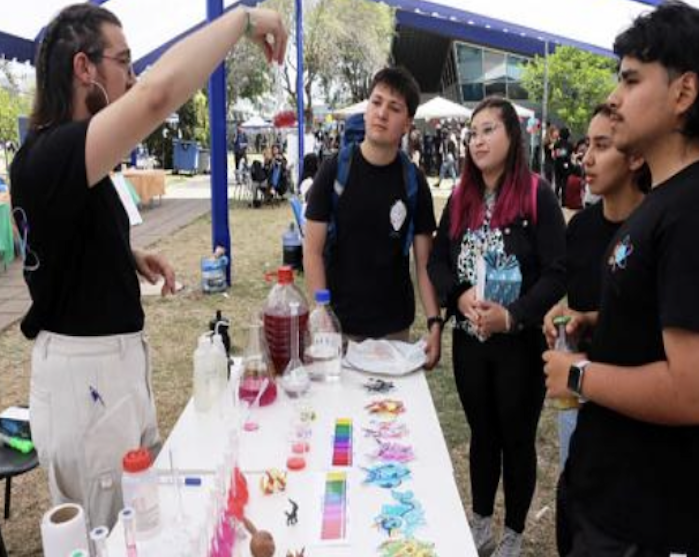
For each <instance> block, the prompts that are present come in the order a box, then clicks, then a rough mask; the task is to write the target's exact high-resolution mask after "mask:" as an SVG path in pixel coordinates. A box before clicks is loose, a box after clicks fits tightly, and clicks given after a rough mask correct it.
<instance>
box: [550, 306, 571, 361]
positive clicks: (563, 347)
mask: <svg viewBox="0 0 699 557" xmlns="http://www.w3.org/2000/svg"><path fill="white" fill-rule="evenodd" d="M570 320H571V317H570V315H559V316H558V317H554V319H553V324H554V325H555V327H556V342H555V343H554V345H553V349H554V350H559V351H561V352H570V351H571V350H570V345H569V343H568V338H567V335H566V326H567V325H568V323H570Z"/></svg>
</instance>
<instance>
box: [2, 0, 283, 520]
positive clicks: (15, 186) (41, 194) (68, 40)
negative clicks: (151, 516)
mask: <svg viewBox="0 0 699 557" xmlns="http://www.w3.org/2000/svg"><path fill="white" fill-rule="evenodd" d="M244 34H247V35H248V36H249V37H250V38H251V39H252V40H254V41H255V42H257V43H259V44H260V46H262V47H263V48H264V49H265V51H266V54H267V58H268V60H270V61H271V60H272V59H274V60H277V61H279V62H281V61H282V60H283V57H284V49H285V46H286V32H285V31H284V28H283V25H282V22H281V18H280V17H279V15H278V14H276V13H275V12H271V11H269V10H261V9H247V8H243V9H236V10H232V11H230V12H228V13H226V14H225V15H224V16H222V17H220V18H219V19H217V20H216V22H214V23H212V24H211V25H209V26H206V27H204V28H202V29H200V30H199V31H197V32H196V33H194V34H193V35H191V36H189V37H187V38H186V39H184V40H182V41H181V42H179V43H178V44H177V45H175V46H174V47H172V48H171V49H170V50H169V51H168V52H167V53H165V54H164V55H163V57H162V58H161V59H160V60H159V61H158V62H157V63H156V64H155V65H154V66H153V67H152V68H151V69H150V70H149V71H148V74H147V75H146V76H145V77H144V78H143V79H142V80H141V81H139V82H136V77H135V75H134V73H133V68H132V65H131V51H130V49H129V46H128V44H127V42H126V37H125V36H124V32H123V30H122V28H121V23H120V22H119V20H118V19H117V18H116V16H114V14H112V13H111V12H109V11H108V10H106V9H104V8H102V7H99V6H95V5H94V4H90V3H83V4H75V5H73V6H69V7H67V8H65V9H64V10H63V11H61V12H60V13H59V14H58V15H57V16H56V17H55V18H54V20H53V21H52V22H51V23H50V24H49V25H48V27H47V28H46V32H45V34H44V37H43V40H42V43H41V46H40V48H39V52H38V56H37V64H36V66H37V73H36V76H37V87H36V100H35V105H34V110H33V113H32V116H31V120H30V126H29V127H30V130H29V133H28V135H27V138H26V141H25V142H24V145H23V146H22V148H21V149H20V151H19V152H18V153H17V155H16V157H15V159H14V161H13V164H12V168H11V176H12V198H13V205H14V216H15V221H16V223H17V226H18V228H19V230H20V234H21V236H22V238H23V254H22V255H23V259H24V276H25V280H26V282H27V285H28V286H29V291H30V294H31V297H32V306H31V308H30V309H29V313H28V314H27V315H26V316H25V318H24V320H23V321H22V332H23V333H24V334H25V336H27V337H28V338H31V339H34V338H35V339H36V342H35V344H34V350H33V353H32V378H31V394H30V409H31V426H32V434H33V440H34V443H35V445H36V448H37V453H38V455H39V460H40V461H41V463H42V465H43V466H45V467H46V469H47V471H48V477H49V487H50V490H51V495H52V499H53V502H54V504H59V503H65V502H69V501H70V502H76V503H79V504H81V505H82V506H83V507H84V509H85V511H86V514H87V517H88V521H89V525H91V526H93V527H94V526H100V525H106V526H107V527H109V528H111V527H112V526H113V525H114V523H115V521H116V517H117V512H118V511H119V509H120V508H121V507H122V506H123V501H122V497H121V495H122V494H121V470H122V464H121V462H122V458H123V456H124V454H125V453H126V451H128V450H129V449H133V448H136V447H139V446H141V447H147V448H150V449H155V450H157V448H158V445H159V436H158V428H157V423H156V417H155V404H154V402H153V394H152V391H151V381H150V379H151V372H150V366H149V363H148V362H149V358H148V349H147V343H146V340H145V338H144V336H143V308H142V307H141V299H140V288H139V282H138V277H137V274H140V275H141V276H143V277H144V278H145V279H147V280H149V281H150V282H153V283H154V282H156V280H157V279H158V277H161V276H162V277H163V278H164V285H163V289H162V292H163V294H166V293H171V292H172V291H173V289H174V281H175V277H174V273H173V270H172V268H171V267H170V265H169V264H168V263H167V262H166V261H165V259H163V258H162V257H161V256H158V255H156V254H152V253H147V252H144V251H142V250H137V249H134V248H132V247H131V244H130V238H129V220H128V218H127V215H126V212H125V210H124V208H123V206H121V204H120V201H119V197H118V195H117V193H116V190H115V189H114V185H113V184H112V182H111V179H110V177H109V172H110V171H111V169H112V168H114V167H115V166H116V165H117V164H118V163H119V162H120V161H121V159H122V158H123V156H124V154H125V153H128V152H129V151H130V150H131V149H133V148H134V147H135V146H136V145H137V144H138V143H139V142H140V141H142V140H143V139H144V138H145V137H147V136H148V135H149V134H150V133H152V132H153V130H155V129H156V128H157V126H158V125H159V124H160V123H161V122H162V121H163V120H164V119H165V117H166V116H167V115H168V114H171V113H172V112H173V111H174V110H176V109H177V108H178V107H179V106H181V105H182V104H183V103H184V102H185V101H186V100H187V99H188V98H189V97H191V96H192V95H193V94H194V93H195V92H196V91H197V90H199V88H201V87H202V85H203V84H204V83H205V81H206V79H207V77H208V76H209V74H210V73H211V72H212V71H213V70H214V69H215V68H216V67H217V66H218V65H219V64H220V63H221V61H222V60H223V59H224V58H225V56H226V54H227V53H228V52H229V51H230V49H231V48H232V47H233V45H235V44H236V42H237V41H238V40H239V39H240V38H241V37H242V36H243V35H244ZM267 37H270V39H269V40H267Z"/></svg>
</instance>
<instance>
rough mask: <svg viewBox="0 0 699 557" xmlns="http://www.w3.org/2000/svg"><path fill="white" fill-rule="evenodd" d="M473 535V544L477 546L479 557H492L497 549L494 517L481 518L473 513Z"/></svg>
mask: <svg viewBox="0 0 699 557" xmlns="http://www.w3.org/2000/svg"><path fill="white" fill-rule="evenodd" d="M471 534H472V535H473V543H474V544H475V545H476V550H477V551H478V557H490V554H491V553H493V550H494V549H495V538H494V537H493V517H492V516H481V515H479V514H478V513H473V519H472V520H471Z"/></svg>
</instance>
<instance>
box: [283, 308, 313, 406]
mask: <svg viewBox="0 0 699 557" xmlns="http://www.w3.org/2000/svg"><path fill="white" fill-rule="evenodd" d="M289 307H290V309H291V331H290V333H289V335H290V336H289V344H290V345H291V358H289V363H288V364H287V365H286V369H285V370H284V375H282V378H281V382H282V387H283V388H284V392H285V393H286V394H287V395H288V396H289V398H297V397H300V396H302V395H303V394H304V393H305V392H306V391H308V387H309V386H310V384H311V378H310V376H309V375H308V371H307V370H306V367H305V366H304V365H303V362H302V361H301V359H300V358H299V303H298V302H291V303H290V304H289Z"/></svg>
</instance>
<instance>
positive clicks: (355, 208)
mask: <svg viewBox="0 0 699 557" xmlns="http://www.w3.org/2000/svg"><path fill="white" fill-rule="evenodd" d="M336 174H337V156H335V157H333V158H332V159H330V160H328V161H326V163H324V164H323V166H322V167H321V168H320V170H319V172H318V175H317V176H316V178H315V180H314V182H313V186H312V187H311V190H310V193H309V200H308V207H307V208H306V217H307V218H308V219H310V220H314V221H320V222H329V221H330V217H331V214H332V203H333V185H334V182H335V177H336ZM417 178H418V193H417V202H416V209H415V212H416V214H415V216H414V221H413V222H414V227H415V228H414V233H415V234H416V235H417V234H432V232H433V231H434V230H435V228H436V222H435V217H434V209H433V205H432V195H431V194H430V190H429V188H428V186H427V182H426V181H425V178H424V176H423V175H422V173H421V172H419V171H417ZM408 213H409V203H408V197H407V189H406V185H405V183H404V179H403V167H402V162H401V160H400V157H398V156H396V159H395V160H394V161H393V162H392V163H391V164H388V165H386V166H375V165H373V164H370V163H369V162H368V161H367V160H366V159H365V158H364V157H363V156H362V153H361V149H359V148H356V149H354V155H353V159H352V163H351V167H350V173H349V178H348V180H347V185H346V187H345V189H344V192H343V194H342V195H341V196H340V198H339V200H338V203H337V209H336V215H335V223H336V226H337V235H336V239H335V245H334V250H333V256H332V257H331V258H330V261H329V262H328V266H327V267H326V270H327V283H328V287H329V288H330V291H331V294H332V304H333V309H334V310H335V312H336V313H337V316H338V318H339V319H340V323H341V325H342V330H343V332H345V333H348V334H352V335H358V336H367V337H373V338H378V337H383V336H385V335H388V334H390V333H395V332H398V331H401V330H403V329H406V328H408V327H410V325H411V324H412V322H413V320H414V318H415V296H414V293H413V285H412V282H411V279H410V265H409V263H410V261H409V257H407V256H405V254H404V252H403V248H404V245H405V238H406V234H407V231H408V223H409V221H410V215H409V214H408ZM401 215H403V216H402V217H401Z"/></svg>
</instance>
